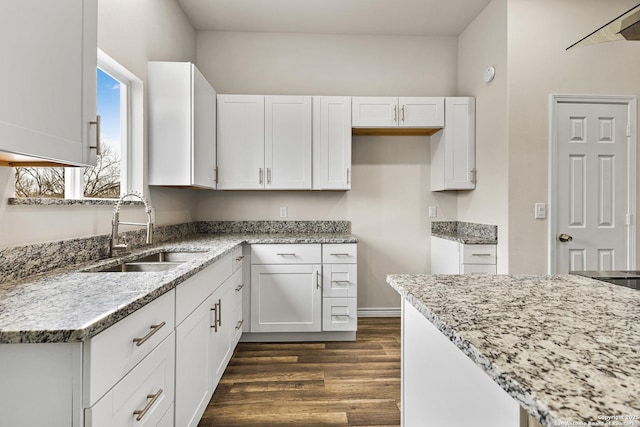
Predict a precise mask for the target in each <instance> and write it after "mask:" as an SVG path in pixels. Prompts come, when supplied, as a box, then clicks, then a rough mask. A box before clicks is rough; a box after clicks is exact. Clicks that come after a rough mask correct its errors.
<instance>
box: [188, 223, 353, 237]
mask: <svg viewBox="0 0 640 427" xmlns="http://www.w3.org/2000/svg"><path fill="white" fill-rule="evenodd" d="M196 226H197V230H198V233H265V234H267V233H269V234H270V233H343V234H348V233H351V222H350V221H198V222H197V223H196Z"/></svg>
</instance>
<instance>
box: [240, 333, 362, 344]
mask: <svg viewBox="0 0 640 427" xmlns="http://www.w3.org/2000/svg"><path fill="white" fill-rule="evenodd" d="M355 340H356V332H355V331H348V332H342V331H340V332H259V333H246V332H245V333H243V334H242V338H240V342H303V341H308V342H309V341H355Z"/></svg>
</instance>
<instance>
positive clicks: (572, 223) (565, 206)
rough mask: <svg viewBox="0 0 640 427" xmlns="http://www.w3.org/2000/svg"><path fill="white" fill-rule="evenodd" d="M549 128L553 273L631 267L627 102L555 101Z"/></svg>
mask: <svg viewBox="0 0 640 427" xmlns="http://www.w3.org/2000/svg"><path fill="white" fill-rule="evenodd" d="M552 132H554V133H555V142H556V150H557V171H556V179H557V189H556V197H555V199H556V202H555V204H556V218H555V220H556V227H555V228H556V230H555V231H556V232H555V236H552V238H554V239H555V253H556V260H555V261H556V272H557V273H567V272H568V271H573V270H624V269H627V268H632V264H633V261H632V260H631V257H630V256H629V249H630V248H631V247H632V246H633V245H632V239H633V238H632V236H631V233H630V232H629V226H630V223H631V219H632V218H631V212H632V209H633V205H632V204H631V203H630V201H631V199H630V198H631V196H632V192H635V187H632V182H633V180H632V179H631V176H632V175H634V176H635V154H632V153H635V148H634V147H632V145H631V138H630V135H631V124H630V109H629V104H628V103H626V102H623V103H615V102H606V101H603V102H582V101H579V102H559V103H557V104H556V108H555V129H554V130H553V131H552ZM633 146H635V143H634V144H633ZM631 162H633V163H631ZM634 179H635V178H634ZM552 185H553V184H552ZM552 191H553V190H552ZM633 196H634V197H635V195H633Z"/></svg>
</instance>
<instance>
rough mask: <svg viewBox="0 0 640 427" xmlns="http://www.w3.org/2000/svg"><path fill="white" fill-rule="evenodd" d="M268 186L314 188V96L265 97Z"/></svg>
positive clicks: (279, 188)
mask: <svg viewBox="0 0 640 427" xmlns="http://www.w3.org/2000/svg"><path fill="white" fill-rule="evenodd" d="M264 110H265V121H264V125H265V132H264V154H265V157H264V166H265V170H266V180H265V188H267V189H270V190H298V189H303V190H304V189H307V190H308V189H310V188H311V97H310V96H266V97H265V99H264Z"/></svg>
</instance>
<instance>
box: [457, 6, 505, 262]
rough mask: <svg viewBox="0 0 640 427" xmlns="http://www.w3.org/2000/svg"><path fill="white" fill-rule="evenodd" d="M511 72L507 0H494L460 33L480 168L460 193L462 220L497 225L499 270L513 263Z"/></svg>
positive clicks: (464, 90)
mask: <svg viewBox="0 0 640 427" xmlns="http://www.w3.org/2000/svg"><path fill="white" fill-rule="evenodd" d="M489 66H494V67H495V68H496V70H497V71H496V76H495V79H494V80H493V81H492V82H491V83H489V84H487V83H484V81H483V80H482V76H483V73H484V70H485V69H486V68H487V67H489ZM508 74H509V71H508V70H507V0H493V1H492V2H491V3H489V5H488V6H487V7H486V8H485V9H484V10H483V11H482V13H481V14H480V15H479V16H478V17H477V18H476V19H475V20H474V21H473V22H472V23H471V24H470V25H469V26H468V27H467V28H466V29H465V31H464V32H463V33H462V34H461V35H460V36H459V38H458V94H459V95H460V96H475V97H476V169H477V170H478V175H477V177H478V184H477V186H476V189H475V190H474V191H468V192H463V191H461V192H459V196H458V220H460V221H467V222H476V223H483V224H493V225H497V226H498V273H507V272H508V268H509V217H508V214H509V201H508V194H509V193H508V192H509V176H508V143H507V141H508V140H507V133H508V113H507V84H508V81H509V80H508Z"/></svg>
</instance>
